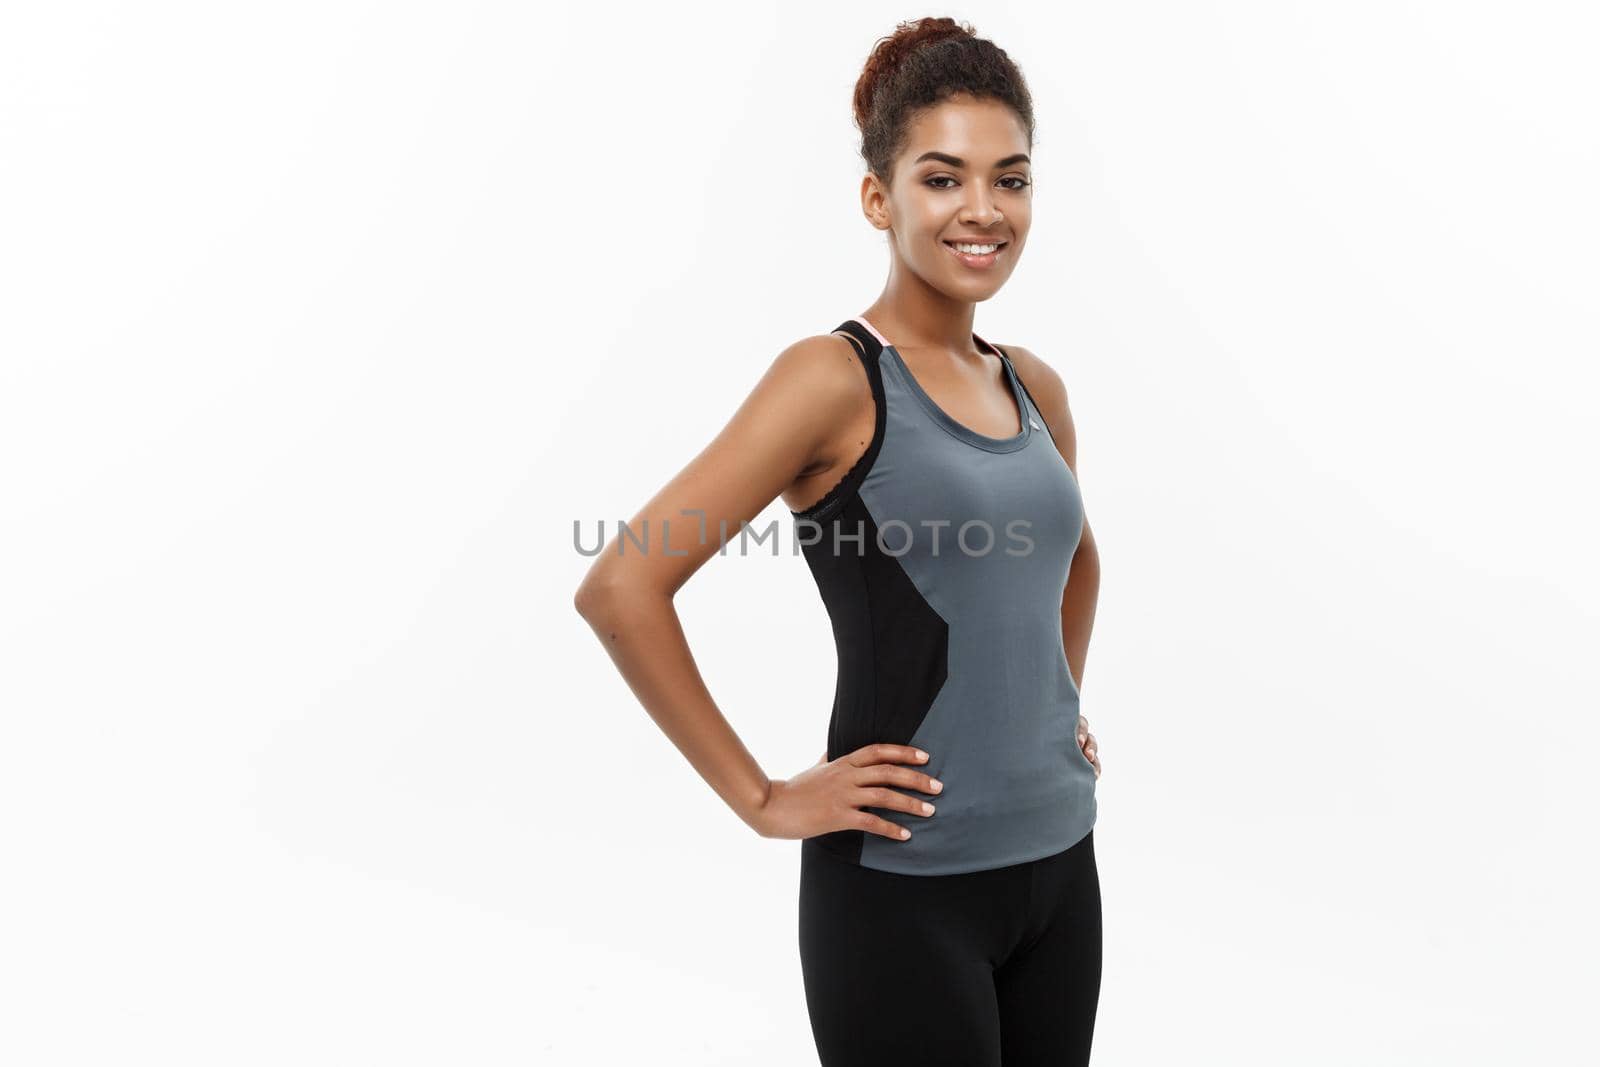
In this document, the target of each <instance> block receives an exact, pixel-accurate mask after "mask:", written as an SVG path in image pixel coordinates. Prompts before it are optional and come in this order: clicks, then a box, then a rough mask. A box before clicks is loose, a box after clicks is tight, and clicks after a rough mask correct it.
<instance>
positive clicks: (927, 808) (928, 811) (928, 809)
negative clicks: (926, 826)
mask: <svg viewBox="0 0 1600 1067" xmlns="http://www.w3.org/2000/svg"><path fill="white" fill-rule="evenodd" d="M922 814H924V815H932V814H933V805H932V804H929V803H928V802H927V801H926V800H924V801H923V802H922Z"/></svg>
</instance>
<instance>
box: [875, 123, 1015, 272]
mask: <svg viewBox="0 0 1600 1067" xmlns="http://www.w3.org/2000/svg"><path fill="white" fill-rule="evenodd" d="M867 181H868V186H867V187H866V189H865V200H866V204H865V206H866V208H867V217H868V218H870V219H871V220H872V221H873V224H874V225H876V226H878V227H879V228H880V229H888V230H890V231H892V232H891V234H890V240H891V242H892V244H893V246H894V249H895V255H896V256H897V258H898V259H899V260H900V261H901V262H902V263H904V264H905V266H906V267H907V268H909V269H910V270H911V271H913V272H914V273H915V274H916V275H917V276H918V277H919V278H921V279H922V280H923V281H924V282H926V283H927V284H928V285H930V286H932V287H933V288H934V289H937V290H939V291H940V292H942V293H944V294H946V295H948V296H949V297H950V298H952V299H955V300H962V301H972V302H977V301H980V300H987V299H988V298H989V297H991V296H993V295H994V294H995V292H996V291H997V290H999V288H1000V286H1002V285H1004V284H1005V280H1006V279H1007V278H1009V277H1010V276H1011V272H1012V270H1014V269H1015V268H1016V265H1017V259H1018V257H1019V256H1021V255H1022V246H1023V244H1024V243H1025V242H1026V241H1027V238H1028V224H1029V222H1030V221H1031V219H1032V209H1033V172H1032V165H1031V163H1030V162H1029V160H1028V140H1027V135H1026V133H1025V132H1024V130H1023V127H1022V124H1021V122H1019V121H1018V119H1017V116H1016V114H1015V113H1014V112H1013V111H1012V110H1011V109H1010V108H1009V107H1007V106H1006V105H1005V104H1002V103H1000V102H999V101H997V100H973V99H971V98H970V97H964V96H963V97H957V98H954V99H951V100H947V101H944V102H942V103H940V104H939V105H937V106H935V107H932V108H928V109H925V110H924V111H922V112H921V113H919V114H918V115H917V117H916V118H915V119H914V120H913V121H912V123H911V127H910V130H909V131H908V137H907V141H906V146H905V148H904V149H903V150H902V151H901V153H900V155H899V157H898V158H897V159H896V160H895V166H894V177H893V184H892V186H891V187H890V188H889V190H888V192H887V195H885V193H884V191H883V188H882V186H881V185H879V183H878V180H877V178H876V176H874V175H870V174H869V175H868V178H867ZM957 243H960V244H967V243H976V244H999V245H1000V248H999V249H998V250H997V251H992V252H988V253H987V254H982V252H981V250H980V253H979V254H971V253H963V252H959V251H957V250H956V249H955V248H953V247H952V245H953V244H957Z"/></svg>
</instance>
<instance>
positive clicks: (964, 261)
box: [944, 241, 1010, 270]
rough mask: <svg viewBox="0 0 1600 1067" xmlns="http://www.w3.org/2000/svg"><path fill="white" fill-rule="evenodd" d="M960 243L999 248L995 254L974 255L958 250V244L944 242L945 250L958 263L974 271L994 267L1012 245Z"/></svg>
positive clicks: (985, 242) (1005, 243) (1003, 242)
mask: <svg viewBox="0 0 1600 1067" xmlns="http://www.w3.org/2000/svg"><path fill="white" fill-rule="evenodd" d="M960 243H961V244H994V245H998V246H999V247H997V248H996V249H995V250H994V251H993V252H985V253H982V254H974V253H972V252H963V251H961V250H960V249H958V248H956V243H955V242H951V241H945V242H944V246H945V248H946V249H948V250H949V252H950V254H951V255H952V256H955V257H956V262H958V263H960V264H961V265H962V266H964V267H971V268H973V269H974V270H986V269H988V268H989V267H992V266H994V264H995V261H996V260H997V259H999V258H1000V256H1001V254H1002V253H1004V252H1005V250H1006V248H1007V247H1008V246H1009V244H1010V242H1008V241H962V242H960Z"/></svg>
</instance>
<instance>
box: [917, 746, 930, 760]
mask: <svg viewBox="0 0 1600 1067" xmlns="http://www.w3.org/2000/svg"><path fill="white" fill-rule="evenodd" d="M917 758H918V759H927V758H928V754H927V753H926V752H924V751H922V750H921V749H920V748H919V749H918V750H917Z"/></svg>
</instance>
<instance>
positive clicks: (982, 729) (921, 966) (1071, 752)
mask: <svg viewBox="0 0 1600 1067" xmlns="http://www.w3.org/2000/svg"><path fill="white" fill-rule="evenodd" d="M854 99H855V112H856V121H857V124H858V125H859V126H860V128H861V131H862V143H861V153H862V157H863V159H864V160H865V162H866V165H867V172H866V174H865V175H863V177H862V179H861V185H860V198H861V210H862V214H863V216H864V217H865V218H866V220H867V222H868V223H869V224H870V225H871V226H873V227H875V228H876V229H878V230H879V231H880V232H882V233H883V235H884V240H885V243H886V245H887V248H888V252H889V278H888V282H887V284H886V285H885V288H884V291H883V292H882V293H881V294H880V296H879V297H878V299H877V300H876V301H875V302H874V303H873V304H872V305H871V306H869V307H868V308H867V309H866V311H865V312H863V313H861V314H859V315H855V316H852V317H850V318H847V319H846V320H845V321H844V322H842V323H840V325H839V326H837V327H835V328H834V329H833V330H832V331H830V332H828V333H825V334H818V335H814V336H811V337H806V338H803V339H801V340H800V341H797V342H795V343H794V344H792V345H790V346H789V347H788V348H787V349H785V350H784V351H783V352H781V353H779V354H778V356H777V357H776V359H774V360H773V362H772V365H771V366H770V368H768V370H767V372H766V374H765V375H764V376H763V377H762V378H761V380H760V381H759V382H758V383H757V385H756V388H755V389H754V390H753V391H752V393H751V394H750V396H749V397H748V398H747V399H746V400H745V402H744V404H743V405H742V406H741V407H740V408H739V410H738V411H737V412H736V413H735V414H734V416H733V418H732V419H731V420H730V421H729V422H728V424H727V425H726V426H725V427H724V428H723V429H722V431H721V433H719V434H718V435H717V437H716V439H715V440H714V441H713V442H712V443H711V445H709V446H708V447H707V448H706V449H705V450H704V451H703V452H702V453H701V454H700V455H699V456H698V457H696V458H695V459H694V461H693V462H692V463H690V465H689V466H688V467H687V468H685V469H684V470H683V471H682V472H681V473H680V474H679V475H678V476H677V477H676V478H675V479H674V480H673V481H672V482H671V483H669V484H668V485H667V486H666V487H665V488H663V489H662V490H661V491H660V492H659V493H658V494H657V495H656V497H655V498H654V499H652V500H651V501H650V502H649V503H648V504H647V505H646V507H645V509H644V510H643V511H642V512H640V513H639V514H637V515H636V516H635V518H634V519H633V520H632V521H631V522H630V526H634V527H639V526H645V527H648V526H649V525H657V526H660V525H662V524H663V522H664V521H666V520H668V519H672V518H676V517H678V516H680V515H681V514H683V513H684V512H686V511H697V512H699V513H700V515H701V524H702V525H701V528H702V529H704V528H716V529H723V528H738V527H739V525H740V524H741V523H743V522H746V521H749V520H750V519H752V518H754V517H755V516H756V515H758V514H760V512H761V511H762V510H763V509H765V508H766V506H767V505H768V504H770V503H771V501H772V500H773V499H775V498H777V497H780V496H781V497H782V498H783V500H784V501H785V503H786V504H788V506H789V509H790V512H791V515H792V517H793V518H794V519H795V521H796V525H797V526H798V527H801V529H799V530H798V531H797V535H798V538H799V544H800V546H801V547H802V549H803V551H804V553H805V558H806V562H807V564H808V566H809V567H810V569H811V572H812V575H813V577H814V578H815V580H816V584H817V589H818V592H819V594H820V595H821V597H822V600H823V604H824V606H825V607H826V609H827V612H828V615H829V619H830V621H831V624H832V629H833V636H834V643H835V647H836V652H837V664H836V672H835V686H834V700H833V708H832V712H831V715H830V718H829V721H828V730H827V746H826V749H825V750H824V752H823V755H822V758H821V759H820V760H819V761H818V762H817V764H816V765H814V766H812V767H810V768H808V769H807V770H805V771H803V772H802V773H800V774H797V775H794V776H792V777H789V778H776V779H774V778H769V777H767V776H766V775H765V774H764V773H763V772H762V770H761V768H760V767H759V766H758V765H756V763H755V760H754V759H753V758H752V757H751V756H750V753H749V752H748V750H746V749H745V748H744V746H743V745H742V744H741V743H740V742H739V739H738V737H737V736H736V735H735V734H734V733H733V730H732V728H731V727H730V726H729V724H728V722H727V720H726V719H725V718H723V716H722V715H721V714H720V713H719V712H718V710H717V708H716V707H715V706H714V704H712V702H711V700H710V698H709V696H708V695H707V694H706V691H705V686H704V684H703V682H702V681H701V679H700V678H699V675H698V672H697V671H696V669H695V664H694V661H693V659H692V657H691V656H690V655H689V653H688V650H687V647H686V646H685V644H684V640H683V629H682V627H681V625H680V624H679V622H678V620H677V617H676V614H675V612H674V609H673V606H672V597H673V593H674V591H676V590H677V589H678V588H679V587H680V586H681V585H682V584H683V583H684V582H685V581H687V580H688V578H689V577H690V575H692V574H693V573H694V571H695V570H696V569H698V568H699V567H700V566H701V565H702V564H703V563H704V562H705V560H706V559H708V558H709V557H710V556H711V555H712V554H713V553H714V552H715V551H716V548H717V545H716V543H715V541H714V539H707V538H702V543H700V544H698V545H694V546H691V547H688V548H683V547H682V546H678V549H677V550H676V551H673V552H664V553H659V554H656V555H649V554H643V555H641V554H640V553H628V554H625V555H623V554H613V553H611V552H602V553H600V555H599V557H598V558H597V560H596V562H595V564H594V566H593V567H592V568H591V570H590V573H589V575H588V576H587V577H586V578H585V580H584V584H583V586H582V587H581V588H580V590H579V593H578V597H577V601H578V606H579V609H580V610H581V611H582V612H583V614H584V617H585V618H586V619H587V620H588V621H589V623H590V624H591V625H592V626H593V627H594V629H595V631H596V633H597V635H599V636H600V637H601V639H602V641H603V642H604V643H605V647H606V649H607V651H608V652H609V653H610V654H611V656H612V658H613V660H614V661H615V662H616V664H617V666H618V668H619V669H620V670H621V671H622V673H623V674H624V675H625V676H626V678H627V680H628V682H629V684H630V686H631V688H632V689H633V691H634V692H635V693H636V694H638V695H639V698H640V700H641V701H642V702H643V703H644V704H645V706H646V708H647V709H648V710H649V712H650V714H651V716H652V717H653V718H654V719H655V720H656V722H657V724H658V725H660V727H661V728H662V729H663V730H664V731H665V732H666V733H667V735H668V736H669V737H670V738H671V739H672V741H673V742H674V744H676V745H677V746H678V748H679V750H680V751H682V752H683V753H684V755H685V756H686V757H687V758H688V759H689V761H690V762H691V763H692V764H693V765H694V767H695V768H696V770H698V771H699V772H700V773H701V775H702V776H703V777H704V778H705V779H706V781H707V782H708V783H709V784H710V785H711V786H712V788H713V789H715V790H716V791H717V792H718V794H719V795H721V796H722V797H723V798H724V800H725V801H726V802H727V803H728V804H729V805H730V806H731V807H732V808H733V809H734V810H735V811H736V812H738V813H739V815H740V817H741V818H743V819H744V820H745V821H746V822H747V823H748V824H749V825H750V826H751V827H752V828H753V829H755V830H756V831H757V832H758V833H760V834H762V835H763V836H766V837H777V838H788V839H798V840H800V842H801V844H800V893H799V945H800V956H801V966H802V970H803V977H804V986H805V992H806V1000H807V1006H808V1009H809V1012H810V1018H811V1026H812V1032H813V1036H814V1038H815V1041H816V1046H817V1051H818V1053H819V1054H820V1057H821V1062H822V1064H823V1065H824V1067H839V1065H845V1064H864V1063H910V1062H916V1063H919V1064H923V1065H939V1064H960V1065H962V1067H993V1065H997V1064H999V1063H1001V1061H1002V1058H1003V1059H1004V1062H1005V1063H1006V1064H1007V1065H1008V1067H1009V1065H1013V1064H1045V1063H1048V1064H1055V1065H1060V1064H1081V1063H1087V1062H1088V1058H1089V1050H1090V1045H1091V1042H1092V1036H1093V1031H1094V1020H1095V1014H1096V1009H1097V1005H1098V999H1099V989H1100V952H1101V934H1100V884H1099V875H1098V870H1097V868H1096V864H1095V854H1094V836H1093V830H1094V825H1095V822H1096V817H1097V801H1096V795H1095V789H1096V783H1097V781H1098V778H1099V775H1100V763H1099V758H1098V752H1097V747H1096V744H1095V742H1094V739H1093V736H1092V735H1090V734H1089V733H1088V726H1087V722H1086V720H1085V719H1084V718H1083V717H1082V715H1081V714H1080V712H1079V708H1080V699H1081V698H1080V686H1081V679H1082V674H1083V663H1084V658H1085V656H1086V654H1087V650H1088V643H1089V631H1090V628H1091V626H1092V623H1093V619H1094V613H1095V601H1096V598H1097V595H1098V589H1099V562H1098V555H1097V553H1096V550H1095V544H1094V538H1093V535H1092V533H1091V531H1090V528H1089V524H1088V520H1087V516H1086V512H1085V508H1084V501H1083V495H1082V493H1081V492H1080V489H1079V485H1078V479H1077V467H1076V463H1077V454H1076V434H1075V431H1074V429H1073V425H1072V416H1071V412H1070V410H1069V408H1068V404H1067V393H1066V388H1065V386H1064V385H1063V383H1062V381H1061V379H1060V377H1059V376H1058V375H1057V374H1056V373H1055V371H1054V370H1053V369H1052V368H1051V367H1049V366H1048V365H1047V364H1046V363H1045V362H1044V361H1043V360H1041V359H1039V358H1038V357H1037V356H1035V355H1033V353H1031V352H1029V351H1028V350H1027V349H1026V348H1023V347H1021V346H1020V345H1005V346H1002V345H996V344H990V343H989V342H987V341H985V340H984V339H983V338H981V337H979V335H978V334H977V333H976V332H975V331H974V329H973V325H974V321H973V320H974V314H975V309H976V307H977V305H978V304H979V303H981V302H983V301H985V300H988V299H989V298H990V297H992V296H994V295H995V293H996V292H998V291H999V289H1000V287H1001V286H1002V285H1004V284H1005V282H1006V280H1007V279H1008V278H1009V277H1010V276H1011V272H1012V271H1014V270H1015V269H1016V268H1017V265H1018V263H1019V262H1020V260H1021V256H1022V252H1023V250H1024V248H1025V246H1026V244H1027V238H1028V231H1029V227H1030V224H1031V221H1032V206H1033V169H1032V168H1033V161H1032V158H1031V155H1030V153H1031V151H1032V147H1033V105H1032V101H1031V99H1030V97H1029V94H1028V90H1027V86H1026V84H1025V82H1024V80H1023V77H1022V72H1021V71H1020V69H1018V67H1017V65H1016V64H1015V63H1014V62H1013V61H1012V60H1011V58H1010V57H1009V56H1008V55H1007V54H1006V53H1005V52H1004V51H1003V50H1002V49H1000V48H999V47H998V46H997V45H995V44H994V43H993V42H991V41H987V40H984V39H982V38H979V37H978V36H977V35H976V34H975V33H974V32H973V31H972V29H971V28H970V27H966V26H962V25H960V24H958V23H956V22H954V21H952V20H951V19H947V18H941V19H921V20H917V21H915V22H908V23H903V24H901V25H900V26H899V27H898V28H897V30H896V32H895V33H894V34H893V35H891V36H889V37H887V38H884V39H882V40H880V41H878V42H877V44H876V46H875V47H874V48H873V49H872V52H871V55H870V57H869V58H868V60H867V64H866V68H865V69H864V70H863V72H862V74H861V77H860V79H859V81H858V82H857V84H856V89H855V98H854ZM652 518H654V519H655V520H656V521H655V522H654V523H652V522H651V521H650V520H651V519H652ZM941 542H943V543H942V544H941ZM927 798H936V799H937V800H938V801H939V803H938V806H937V809H936V808H935V806H934V804H933V803H932V802H931V800H930V799H927ZM936 811H937V814H936V813H935V812H936Z"/></svg>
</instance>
